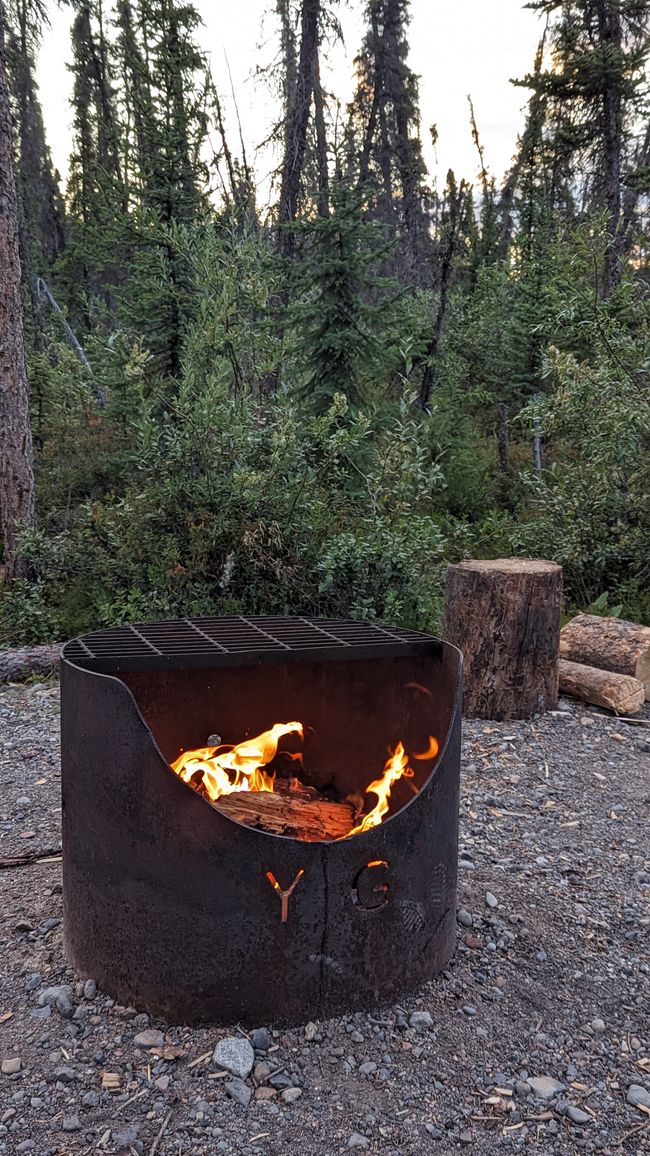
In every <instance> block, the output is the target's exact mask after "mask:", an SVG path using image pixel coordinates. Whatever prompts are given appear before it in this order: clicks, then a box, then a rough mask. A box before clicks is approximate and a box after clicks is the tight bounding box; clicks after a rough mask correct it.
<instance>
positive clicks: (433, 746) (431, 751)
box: [413, 735, 440, 761]
mask: <svg viewBox="0 0 650 1156" xmlns="http://www.w3.org/2000/svg"><path fill="white" fill-rule="evenodd" d="M439 750H440V744H439V743H438V740H437V739H434V737H433V735H429V745H428V747H427V749H426V751H422V754H421V755H413V758H414V759H417V760H418V761H423V760H426V759H435V757H436V755H437V754H438V751H439Z"/></svg>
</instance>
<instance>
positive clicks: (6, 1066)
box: [0, 1056, 23, 1076]
mask: <svg viewBox="0 0 650 1156" xmlns="http://www.w3.org/2000/svg"><path fill="white" fill-rule="evenodd" d="M22 1066H23V1065H22V1060H21V1059H20V1057H19V1056H15V1057H14V1058H13V1059H11V1060H3V1061H2V1065H0V1070H1V1071H2V1074H3V1076H15V1075H16V1072H19V1071H20V1069H21V1068H22Z"/></svg>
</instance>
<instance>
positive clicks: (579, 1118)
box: [566, 1104, 591, 1124]
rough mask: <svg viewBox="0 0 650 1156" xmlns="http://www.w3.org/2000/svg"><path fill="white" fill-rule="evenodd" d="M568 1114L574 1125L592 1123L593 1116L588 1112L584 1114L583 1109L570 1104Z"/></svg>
mask: <svg viewBox="0 0 650 1156" xmlns="http://www.w3.org/2000/svg"><path fill="white" fill-rule="evenodd" d="M566 1114H567V1116H568V1117H569V1119H570V1120H572V1121H573V1123H574V1124H589V1123H591V1116H590V1115H589V1113H588V1112H583V1110H582V1108H576V1107H575V1106H574V1105H573V1104H569V1106H568V1107H567V1110H566Z"/></svg>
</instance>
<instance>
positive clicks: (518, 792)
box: [0, 684, 650, 1156]
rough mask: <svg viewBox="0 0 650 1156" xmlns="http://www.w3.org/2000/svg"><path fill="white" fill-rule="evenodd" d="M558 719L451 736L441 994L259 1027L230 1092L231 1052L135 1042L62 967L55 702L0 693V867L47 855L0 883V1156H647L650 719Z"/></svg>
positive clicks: (203, 1037) (180, 1042) (52, 695)
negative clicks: (448, 938) (455, 843)
mask: <svg viewBox="0 0 650 1156" xmlns="http://www.w3.org/2000/svg"><path fill="white" fill-rule="evenodd" d="M560 706H561V709H560V710H559V711H557V712H553V713H549V714H547V715H545V716H544V717H543V718H540V719H538V720H535V721H534V722H532V723H504V724H496V723H492V724H490V723H479V722H472V723H469V722H468V723H465V724H464V742H463V766H462V780H463V796H462V806H461V842H460V855H461V858H460V867H461V869H460V872H459V893H458V947H457V951H456V955H455V957H454V959H453V960H452V962H451V964H450V966H449V968H448V970H447V971H446V972H445V974H444V975H443V976H441V977H439V978H437V979H436V980H434V981H432V982H431V983H430V984H428V985H427V986H425V987H424V988H422V990H421V991H419V992H418V993H416V994H415V995H414V996H413V997H412V998H410V999H408V1000H406V1001H405V1002H404V1003H403V1005H401V1006H400V1007H383V1008H370V1009H368V1011H367V1013H365V1014H355V1015H352V1016H344V1017H340V1018H338V1019H334V1020H329V1021H325V1022H321V1023H317V1024H307V1025H304V1026H303V1027H301V1028H298V1029H292V1030H290V1031H284V1030H283V1028H282V1024H260V1025H259V1027H260V1029H261V1028H268V1029H269V1032H263V1031H262V1032H258V1033H257V1034H256V1036H255V1037H254V1040H253V1042H254V1043H255V1045H256V1048H257V1050H256V1054H255V1061H254V1062H255V1066H254V1068H253V1070H252V1072H251V1073H250V1074H249V1075H248V1076H247V1077H246V1078H245V1079H240V1080H239V1081H238V1080H237V1079H232V1078H231V1075H229V1074H228V1073H226V1074H225V1075H224V1072H223V1069H222V1067H221V1066H220V1064H219V1063H217V1062H215V1061H214V1060H213V1058H212V1053H213V1050H214V1048H215V1045H216V1044H217V1043H218V1042H219V1040H221V1039H222V1038H224V1037H235V1038H237V1039H238V1040H240V1041H241V1040H243V1039H244V1034H243V1033H242V1032H233V1031H232V1030H230V1031H223V1030H220V1029H216V1028H213V1027H208V1028H201V1029H188V1028H183V1027H175V1026H172V1025H168V1024H165V1023H162V1022H156V1021H154V1022H150V1021H149V1019H148V1017H147V1016H146V1015H144V1014H142V1013H141V1014H138V1010H137V1009H134V1008H124V1007H119V1006H117V1005H116V1004H115V1003H114V1002H113V1001H112V1000H110V999H108V998H107V997H105V996H104V995H103V994H102V993H101V992H99V991H96V990H95V985H94V984H93V983H92V982H90V983H86V984H85V985H84V984H83V983H79V982H78V981H77V978H76V977H75V975H74V974H73V972H72V971H71V969H70V968H69V967H68V965H67V963H66V961H65V959H64V956H63V954H62V926H61V917H62V912H61V862H60V855H59V853H58V849H59V847H60V831H59V819H60V811H59V805H60V804H59V750H58V688H57V687H56V686H54V685H51V684H50V685H46V684H40V685H26V686H6V687H3V688H0V748H2V756H3V758H2V773H1V776H0V857H5V858H8V857H12V856H17V855H22V854H25V853H27V852H33V851H41V852H46V851H51V852H52V854H51V856H50V858H49V861H44V862H40V863H35V864H31V865H29V866H22V867H4V868H0V925H1V930H0V964H1V973H0V1061H1V1062H2V1074H0V1154H2V1156H5V1154H8V1156H14V1154H20V1153H34V1156H55V1154H56V1156H63V1154H70V1156H72V1154H74V1156H81V1154H86V1153H97V1154H103V1156H109V1154H115V1153H120V1154H121V1156H155V1154H157V1156H218V1154H220V1153H226V1154H229V1153H233V1154H234V1153H236V1154H238V1156H239V1154H245V1156H258V1154H268V1156H271V1154H273V1156H277V1154H283V1156H284V1154H291V1156H293V1154H295V1156H316V1154H318V1156H330V1154H332V1156H333V1154H335V1153H341V1152H347V1151H348V1150H351V1151H353V1150H354V1149H357V1148H358V1149H360V1150H365V1151H367V1152H369V1153H381V1154H382V1156H427V1154H429V1153H431V1154H432V1156H435V1154H444V1153H451V1152H456V1151H458V1150H467V1151H469V1152H472V1151H474V1152H476V1153H481V1154H483V1153H485V1154H486V1156H489V1154H491V1153H497V1152H498V1153H501V1152H502V1151H504V1150H505V1151H516V1152H517V1151H525V1152H527V1153H528V1152H529V1153H536V1154H540V1156H548V1154H551V1153H573V1152H585V1153H591V1152H600V1153H602V1154H603V1156H607V1154H613V1153H626V1154H628V1156H632V1154H635V1153H642V1152H650V1038H649V1031H648V1029H649V1025H650V861H649V860H650V712H648V711H646V715H645V719H644V721H642V722H641V723H640V724H639V725H634V724H630V723H625V722H623V721H621V720H617V719H614V718H609V717H602V716H601V715H599V714H598V712H597V711H595V710H592V709H590V708H583V707H582V706H577V705H574V704H569V703H567V702H566V701H563V702H562V703H561V704H560ZM53 989H58V990H56V991H54V992H53ZM414 1013H421V1014H419V1015H418V1014H415V1015H414ZM422 1013H428V1015H427V1014H422ZM147 1030H152V1031H153V1034H152V1035H150V1036H146V1037H145V1039H146V1040H147V1041H149V1046H148V1045H147V1043H145V1042H144V1041H143V1040H142V1039H141V1040H140V1042H139V1043H136V1042H135V1041H136V1037H137V1036H138V1035H139V1034H140V1033H142V1032H143V1031H147ZM158 1033H162V1035H160V1034H158ZM240 1050H241V1045H240ZM247 1102H248V1103H247ZM246 1104H247V1106H246Z"/></svg>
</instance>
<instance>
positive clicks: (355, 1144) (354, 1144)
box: [348, 1132, 370, 1148]
mask: <svg viewBox="0 0 650 1156" xmlns="http://www.w3.org/2000/svg"><path fill="white" fill-rule="evenodd" d="M369 1147H370V1141H369V1139H368V1137H367V1136H362V1135H361V1133H360V1132H353V1133H352V1135H351V1136H350V1137H349V1139H348V1148H369Z"/></svg>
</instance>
